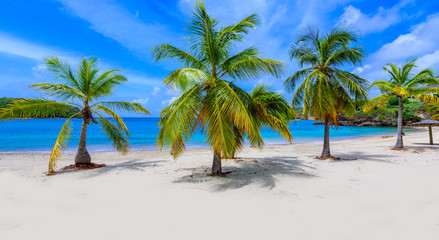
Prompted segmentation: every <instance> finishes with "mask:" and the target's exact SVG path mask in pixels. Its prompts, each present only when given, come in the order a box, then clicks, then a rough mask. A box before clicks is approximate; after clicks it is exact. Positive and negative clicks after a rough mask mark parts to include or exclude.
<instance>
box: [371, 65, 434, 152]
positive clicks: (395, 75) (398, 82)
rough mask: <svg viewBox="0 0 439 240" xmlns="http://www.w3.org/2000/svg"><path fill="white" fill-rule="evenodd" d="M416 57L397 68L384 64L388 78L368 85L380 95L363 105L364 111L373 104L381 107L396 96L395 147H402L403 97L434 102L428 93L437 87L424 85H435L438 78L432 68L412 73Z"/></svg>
mask: <svg viewBox="0 0 439 240" xmlns="http://www.w3.org/2000/svg"><path fill="white" fill-rule="evenodd" d="M416 61H417V60H416V59H415V60H412V61H409V62H407V63H406V64H404V66H403V67H402V68H399V67H398V66H397V65H396V64H394V63H389V64H386V67H383V69H384V70H385V71H386V72H387V73H389V74H390V79H389V80H380V81H375V82H374V83H373V84H372V85H371V86H370V87H373V86H377V87H378V88H379V89H380V90H381V92H383V94H382V95H380V96H378V97H375V98H372V99H370V101H369V102H368V103H367V104H366V105H365V106H364V111H365V112H367V111H370V110H372V109H373V108H374V107H375V106H378V107H381V106H382V105H384V104H385V103H386V102H388V101H389V99H390V98H391V97H394V96H396V97H398V99H399V107H398V136H397V140H396V145H395V149H402V148H404V144H403V140H402V136H403V129H402V128H403V113H404V102H403V100H404V98H405V97H414V98H418V99H420V100H422V101H426V102H430V103H436V102H438V101H437V97H435V96H433V95H430V94H428V93H431V92H436V91H437V88H428V87H427V88H426V87H423V86H425V85H437V84H439V80H438V78H436V77H434V71H433V70H432V69H424V70H422V71H420V72H419V73H418V74H416V75H414V74H413V72H412V70H413V69H414V68H416Z"/></svg>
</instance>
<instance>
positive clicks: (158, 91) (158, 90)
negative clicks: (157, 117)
mask: <svg viewBox="0 0 439 240" xmlns="http://www.w3.org/2000/svg"><path fill="white" fill-rule="evenodd" d="M159 93H160V88H159V87H154V88H153V90H152V93H151V95H152V96H158V94H159Z"/></svg>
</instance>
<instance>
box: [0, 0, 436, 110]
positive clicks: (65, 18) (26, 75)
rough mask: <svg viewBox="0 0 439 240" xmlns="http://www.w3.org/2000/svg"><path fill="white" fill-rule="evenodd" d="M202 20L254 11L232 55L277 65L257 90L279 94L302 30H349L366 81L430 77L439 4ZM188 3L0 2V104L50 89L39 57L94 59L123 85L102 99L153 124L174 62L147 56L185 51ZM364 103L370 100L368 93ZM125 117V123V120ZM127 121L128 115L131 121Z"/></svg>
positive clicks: (240, 5) (226, 10) (210, 0)
mask: <svg viewBox="0 0 439 240" xmlns="http://www.w3.org/2000/svg"><path fill="white" fill-rule="evenodd" d="M204 2H205V5H206V8H207V10H208V12H209V13H210V14H211V15H212V16H213V17H215V18H217V19H219V20H220V21H221V23H222V24H224V25H228V24H232V23H234V22H236V21H239V20H240V19H242V18H244V17H246V16H248V15H250V14H252V13H257V14H259V16H260V17H261V19H262V24H261V25H260V26H258V27H257V28H256V29H254V30H252V31H251V33H250V34H249V36H248V38H247V39H246V41H245V42H243V43H242V45H240V46H238V49H240V48H245V47H248V46H251V45H254V46H256V47H257V48H258V49H260V51H261V52H262V56H263V57H265V58H272V59H277V60H282V61H285V62H286V64H287V68H286V71H285V74H284V76H283V77H282V78H280V79H275V78H273V77H270V76H262V77H260V78H258V79H254V80H252V81H246V82H242V83H239V85H240V86H242V87H243V88H244V89H246V90H251V88H252V87H253V86H254V85H255V84H258V83H264V84H267V85H269V86H271V87H272V88H273V89H274V90H276V91H278V92H281V93H284V94H286V96H288V95H289V93H287V92H285V91H283V89H282V83H283V80H284V79H285V78H286V77H287V76H288V75H291V74H292V73H294V71H296V70H298V69H300V67H299V66H298V65H297V64H296V63H295V62H294V61H291V60H290V59H289V56H288V49H289V47H290V45H291V44H292V43H293V41H294V39H295V38H296V37H297V33H298V32H299V31H300V30H301V29H303V27H306V26H309V25H311V26H318V27H319V28H321V29H322V30H328V29H331V28H332V27H334V26H339V25H344V26H349V27H350V28H352V29H354V30H356V31H358V32H359V33H360V34H361V36H362V38H361V41H360V42H359V44H360V45H362V46H364V47H365V49H366V51H367V58H366V59H365V61H364V63H363V65H362V66H358V67H351V68H347V70H349V71H353V72H355V73H357V74H360V75H361V76H362V77H364V78H366V79H368V80H369V81H370V82H373V81H375V80H379V79H384V78H386V77H387V76H386V74H385V73H384V72H383V70H382V66H383V65H384V64H385V63H388V62H396V63H403V62H405V61H406V60H407V59H410V58H415V57H416V58H419V61H418V66H419V69H420V68H427V67H431V68H433V69H435V70H436V71H437V72H439V1H437V0H424V1H414V0H402V1H396V0H395V1H394V0H386V1H379V0H368V1H367V0H363V1H362V0H353V1H349V0H295V1H289V0H284V1H277V0H222V1H217V0H206V1H204ZM193 4H194V1H192V0H170V1H166V0H162V1H160V0H93V1H90V0H71V1H69V0H2V1H0V81H1V82H2V87H1V88H0V97H44V95H43V94H41V93H40V92H38V91H36V90H33V89H31V88H29V87H28V86H29V85H30V84H34V83H38V82H51V81H54V76H53V75H52V74H50V73H47V71H46V70H45V69H44V66H43V65H42V58H43V57H46V56H51V55H57V56H59V57H61V58H64V59H66V60H68V61H69V62H70V63H71V64H72V65H76V64H77V63H78V61H79V59H81V57H87V56H95V57H98V58H99V59H100V66H101V68H102V69H113V68H118V69H121V71H122V74H124V75H125V76H127V78H128V82H127V83H125V84H124V85H122V86H120V87H118V88H117V89H116V90H115V91H114V94H113V95H111V96H110V97H109V99H112V100H120V101H131V102H133V101H135V102H140V103H142V104H144V105H145V106H146V107H147V108H148V109H150V110H151V111H152V112H153V116H158V115H159V113H160V109H162V108H164V107H166V106H167V104H169V102H170V101H172V100H173V99H175V97H176V96H178V94H179V93H178V92H176V91H174V90H172V89H167V88H166V87H164V86H163V84H162V80H163V78H164V76H165V75H166V74H167V73H169V72H170V71H172V70H174V69H176V68H178V67H180V66H179V65H178V64H176V63H174V62H169V61H166V62H160V63H156V62H154V61H153V59H152V57H151V52H150V49H151V48H152V47H154V46H156V45H158V44H160V43H169V44H172V45H175V46H177V47H180V48H185V49H187V48H186V45H185V42H184V37H185V31H184V28H185V25H186V24H187V23H188V21H189V19H190V16H191V13H190V11H191V9H192V6H193ZM370 94H371V95H372V96H374V95H376V94H378V90H377V89H372V91H371V93H370ZM124 116H128V115H124ZM130 116H132V115H130Z"/></svg>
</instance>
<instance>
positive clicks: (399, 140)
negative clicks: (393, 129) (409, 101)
mask: <svg viewBox="0 0 439 240" xmlns="http://www.w3.org/2000/svg"><path fill="white" fill-rule="evenodd" d="M398 98H399V107H398V138H397V139H396V145H395V148H404V144H403V142H402V134H403V132H402V127H403V116H404V115H403V114H404V101H403V98H402V97H398Z"/></svg>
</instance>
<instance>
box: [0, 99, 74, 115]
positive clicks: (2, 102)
mask: <svg viewBox="0 0 439 240" xmlns="http://www.w3.org/2000/svg"><path fill="white" fill-rule="evenodd" d="M17 100H27V101H32V99H23V98H6V97H2V98H0V108H6V107H8V106H9V105H10V104H12V103H13V102H14V101H17ZM34 100H35V101H38V99H34ZM79 111H80V109H79V108H77V107H75V106H70V105H68V106H65V108H63V109H60V110H59V111H47V113H43V115H44V116H45V117H44V118H69V117H70V116H72V115H73V114H75V113H77V112H79ZM77 117H78V118H80V117H81V116H77Z"/></svg>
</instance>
